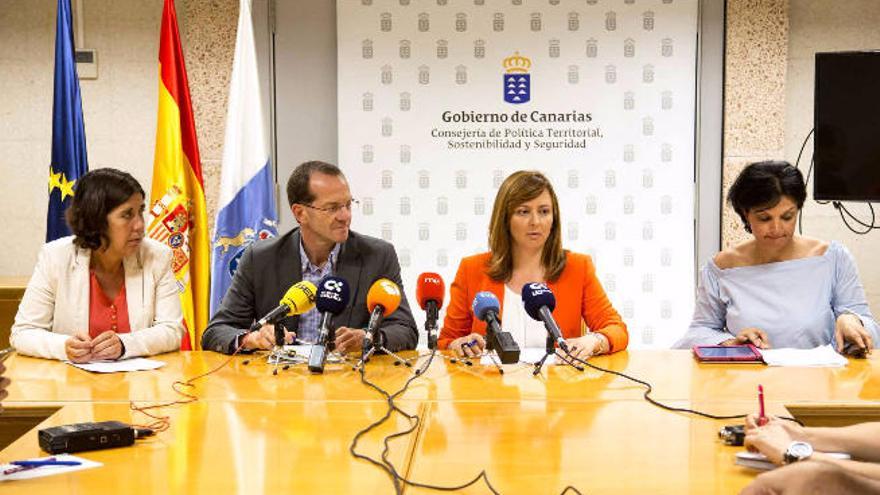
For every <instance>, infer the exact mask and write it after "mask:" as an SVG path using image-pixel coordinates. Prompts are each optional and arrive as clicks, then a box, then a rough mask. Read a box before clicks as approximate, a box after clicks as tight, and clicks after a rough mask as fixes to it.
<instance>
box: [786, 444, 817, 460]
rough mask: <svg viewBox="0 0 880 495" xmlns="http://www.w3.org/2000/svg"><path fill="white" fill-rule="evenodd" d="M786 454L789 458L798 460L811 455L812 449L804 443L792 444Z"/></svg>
mask: <svg viewBox="0 0 880 495" xmlns="http://www.w3.org/2000/svg"><path fill="white" fill-rule="evenodd" d="M788 453H789V455H791V457H794V458H796V459H798V460H800V459H804V458H806V457H810V456H811V455H813V447H812V446H811V445H810V444H808V443H805V442H794V443H793V444H791V446H790V447H788Z"/></svg>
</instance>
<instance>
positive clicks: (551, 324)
mask: <svg viewBox="0 0 880 495" xmlns="http://www.w3.org/2000/svg"><path fill="white" fill-rule="evenodd" d="M522 301H523V305H524V306H525V307H526V313H528V314H529V316H530V317H532V319H533V320H538V321H543V322H544V328H546V329H547V333H548V334H549V335H550V337H551V338H552V339H553V340H554V341H556V344H557V345H559V348H560V349H562V350H563V351H565V353H566V354H567V353H568V344H566V343H565V339H563V338H562V332H561V331H560V330H559V325H557V324H556V320H554V319H553V313H552V311H553V309H554V308H555V307H556V297H554V296H553V291H551V290H550V288H549V287H547V285H546V284H542V283H538V282H529V283H527V284H525V285H524V286H523V288H522Z"/></svg>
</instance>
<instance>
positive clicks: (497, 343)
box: [471, 291, 519, 364]
mask: <svg viewBox="0 0 880 495" xmlns="http://www.w3.org/2000/svg"><path fill="white" fill-rule="evenodd" d="M471 308H472V309H473V311H474V316H476V317H477V319H478V320H480V321H485V322H486V349H488V350H490V351H492V350H494V351H495V353H496V354H498V358H499V359H500V360H501V364H513V363H518V362H519V346H518V345H517V344H516V341H515V340H513V336H512V335H510V332H504V331H502V330H501V322H500V320H499V319H498V311H500V310H501V304H500V303H499V302H498V298H497V297H495V294H493V293H491V292H489V291H483V292H478V293H477V295H476V296H475V297H474V302H473V305H472V306H471Z"/></svg>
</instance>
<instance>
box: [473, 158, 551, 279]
mask: <svg viewBox="0 0 880 495" xmlns="http://www.w3.org/2000/svg"><path fill="white" fill-rule="evenodd" d="M544 191H547V192H548V193H550V199H551V201H552V203H553V225H552V226H551V227H550V236H549V237H547V242H545V243H544V249H543V252H542V254H541V264H542V265H543V266H544V274H545V276H546V278H547V280H550V281H552V280H556V279H557V278H559V275H560V274H562V270H563V269H564V268H565V251H564V250H563V249H562V229H561V227H560V223H559V200H558V199H556V193H555V192H554V191H553V185H552V184H550V180H549V179H547V177H546V176H544V174H542V173H541V172H538V171H535V170H520V171H518V172H514V173H513V174H512V175H510V176H509V177H508V178H507V179H505V180H504V182H503V183H502V184H501V187H499V188H498V194H496V195H495V205H494V206H493V207H492V220H491V221H490V222H489V249H490V250H491V252H492V257H491V258H490V259H489V261H488V263H487V270H486V273H487V274H488V275H489V276H490V277H491V278H492V279H493V280H495V281H501V282H506V281H508V280H510V277H511V276H512V275H513V252H512V251H513V249H512V248H513V240H512V238H511V235H510V219H511V217H513V213H514V211H515V210H516V208H517V207H518V206H520V205H521V204H523V203H525V202H526V201H531V200H533V199H535V198H537V197H538V196H540V195H541V193H543V192H544Z"/></svg>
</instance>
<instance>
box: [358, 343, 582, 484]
mask: <svg viewBox="0 0 880 495" xmlns="http://www.w3.org/2000/svg"><path fill="white" fill-rule="evenodd" d="M436 353H437V350H436V349H432V350H431V353H430V354H429V355H428V360H427V361H426V362H425V364H424V365H423V366H422V367H420V368H417V369H416V371H415V372H414V373H413V375H412V376H411V377H409V378H408V379H407V380H406V382H405V383H404V384H403V386H402V387H401V388H400V390H398V391H397V392H394V393H393V394H389V393H388V392H387V391H386V390H384V389H383V388H382V387H380V386H379V385H376V384H375V383H373V382H371V381H370V380H368V379H367V377H366V374H365V371H364V368H363V367H361V368H360V377H361V383H363V384H364V385H367V386H368V387H370V388H372V389H374V390H376V391H377V392H379V393H380V394H381V395H382V396H383V397H384V398H385V401H386V403H387V405H388V410H387V411H386V412H385V414H384V415H383V416H382V417H381V418H380V419H378V420H376V421H374V422H373V423H371V424H370V425H368V426H367V427H366V428H363V429H362V430H360V431H358V432H357V433H356V434H355V436H354V438H353V439H352V442H351V445H349V452H350V453H351V455H352V456H354V457H355V458H358V459H362V460H365V461H367V462H370V463H371V464H373V465H375V466H377V467H378V468H380V469H382V470H383V471H385V473H387V474H388V476H389V477H390V478H391V480H392V482H393V484H394V491H395V493H396V494H401V493H403V485H409V486H412V487H417V488H425V489H428V490H435V491H444V492H454V491H459V490H464V489H466V488H468V487H471V486H473V485H475V484H477V483H479V482H480V481H481V480H482V481H483V482H484V483H485V484H486V487H487V488H488V489H489V491H490V492H491V493H492V494H493V495H501V492H499V491H498V490H496V489H495V487H494V486H493V485H492V483H491V481H489V475H488V473H487V472H486V470H485V469H483V470H481V471H480V473H479V474H477V476H475V477H474V478H473V479H471V480H470V481H468V482H465V483H463V484H460V485H454V486H440V485H431V484H428V483H420V482H417V481H413V480H410V479H408V478H406V477H405V476H403V475H401V474H400V473H399V472H398V471H397V468H395V467H394V464H393V463H392V462H391V460H390V459H388V455H389V454H390V452H391V444H390V442H391V440H393V439H395V438H401V437H404V436H407V435H410V434H412V433H413V432H414V431H416V429H417V428H418V427H419V424H420V423H421V418H419V416H418V414H409V413H408V412H406V411H404V410H403V409H401V408H400V407H399V406H398V405H397V403H396V402H395V399H397V398H398V397H400V395H402V394H403V393H404V392H406V390H407V388H409V386H410V384H411V383H412V382H413V381H415V380H416V379H417V378H419V377H420V376H422V375H423V374H424V372H425V371H427V369H428V368H429V367H430V366H431V363H432V362H433V360H434V356H435V355H436ZM395 411H396V412H397V413H398V414H400V415H401V416H403V417H405V418H407V419H408V420H409V422H410V426H409V428H407V429H405V430H403V431H399V432H395V433H391V434H388V435H386V436H385V437H384V438H383V439H382V445H383V449H382V458H381V459H382V460H381V461H379V460H377V459H374V458H372V457H370V456H367V455H364V454H359V453H357V451H356V448H357V444H358V442H359V441H360V438H361V437H362V436H364V435H366V434H367V433H369V432H370V431H372V430H374V429H375V428H378V427H379V426H380V425H382V424H383V423H385V422H386V421H387V420H388V419H389V418H390V417H391V415H392V414H393V413H394V412H395ZM569 491H571V492H573V493H575V494H577V495H582V494H581V492H580V491H579V490H578V489H577V488H575V487H574V486H571V485H569V486H566V487H565V488H564V489H563V490H562V492H561V493H560V495H565V494H566V493H568V492H569Z"/></svg>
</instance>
